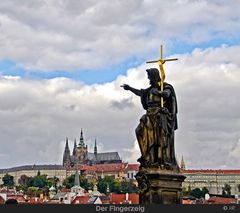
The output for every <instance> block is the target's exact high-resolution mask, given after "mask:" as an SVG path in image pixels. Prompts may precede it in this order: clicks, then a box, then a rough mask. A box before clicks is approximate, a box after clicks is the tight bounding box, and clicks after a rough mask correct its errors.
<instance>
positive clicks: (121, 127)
mask: <svg viewBox="0 0 240 213" xmlns="http://www.w3.org/2000/svg"><path fill="white" fill-rule="evenodd" d="M238 8H240V1H236V0H228V1H227V2H226V1H223V0H211V1H210V0H209V1H207V0H202V1H197V0H171V1H158V0H128V1H120V0H112V1H111V3H110V2H109V1H107V0H102V1H94V0H88V1H87V0H86V1H75V0H68V1H64V0H47V1H46V0H21V1H13V0H2V1H0V168H7V167H13V166H18V165H26V164H55V163H56V164H61V163H62V154H63V149H64V145H65V139H66V137H68V138H69V140H70V148H72V146H73V141H74V139H75V138H76V139H77V140H79V136H80V130H81V128H82V129H83V132H84V138H85V142H86V143H87V144H88V146H89V151H92V149H93V145H94V139H95V137H96V138H97V143H98V150H99V152H100V151H102V152H105V151H118V152H119V153H120V155H121V157H122V159H123V160H124V161H128V162H131V163H136V159H137V158H138V157H139V156H140V153H139V148H138V145H137V143H136V139H135V133H134V130H135V128H136V126H137V125H138V122H139V118H140V117H141V116H142V115H143V114H144V110H143V109H142V106H141V104H140V100H139V98H138V97H135V96H134V95H133V94H131V93H130V92H128V91H125V90H123V89H122V88H121V87H120V85H122V84H123V83H128V84H130V85H131V86H133V87H136V88H146V87H148V86H149V82H148V80H147V76H146V72H145V70H146V69H147V68H150V67H152V66H153V67H154V66H156V65H153V64H152V65H149V64H146V63H145V62H146V61H147V60H149V59H157V58H159V52H160V51H159V47H160V45H161V44H163V45H164V56H165V57H177V58H178V59H179V60H178V61H175V62H169V63H166V64H165V72H166V81H167V82H169V83H171V84H172V85H173V86H174V87H175V90H176V94H177V99H178V106H179V113H178V121H179V129H178V130H177V131H176V132H175V133H176V141H175V146H176V155H177V157H178V158H181V156H182V155H183V156H184V159H185V162H186V166H187V168H195V169H200V168H204V169H207V168H216V169H240V166H239V162H240V107H239V105H240V93H239V91H240V54H239V52H240V13H239V10H238Z"/></svg>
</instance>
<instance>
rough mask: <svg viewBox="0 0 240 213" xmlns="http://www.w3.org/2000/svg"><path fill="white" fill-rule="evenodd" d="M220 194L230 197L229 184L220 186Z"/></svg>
mask: <svg viewBox="0 0 240 213" xmlns="http://www.w3.org/2000/svg"><path fill="white" fill-rule="evenodd" d="M222 196H223V197H231V186H230V185H229V184H225V185H224V187H223V188H222Z"/></svg>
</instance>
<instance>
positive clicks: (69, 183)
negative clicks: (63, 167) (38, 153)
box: [63, 175, 75, 189]
mask: <svg viewBox="0 0 240 213" xmlns="http://www.w3.org/2000/svg"><path fill="white" fill-rule="evenodd" d="M74 180H75V175H71V176H69V177H67V178H66V179H64V181H63V186H65V187H66V188H67V189H70V188H72V187H73V186H74Z"/></svg>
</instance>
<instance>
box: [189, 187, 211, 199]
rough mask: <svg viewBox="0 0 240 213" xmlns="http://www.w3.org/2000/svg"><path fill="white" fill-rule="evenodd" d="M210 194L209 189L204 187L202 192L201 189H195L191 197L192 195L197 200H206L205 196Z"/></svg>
mask: <svg viewBox="0 0 240 213" xmlns="http://www.w3.org/2000/svg"><path fill="white" fill-rule="evenodd" d="M207 193H209V191H208V189H207V188H206V187H203V188H202V190H201V189H199V188H195V189H193V190H192V191H191V192H190V195H192V196H193V197H195V198H198V199H199V198H204V197H205V194H207Z"/></svg>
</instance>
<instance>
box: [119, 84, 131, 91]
mask: <svg viewBox="0 0 240 213" xmlns="http://www.w3.org/2000/svg"><path fill="white" fill-rule="evenodd" d="M121 87H123V89H125V90H129V89H130V86H129V85H128V84H123V85H121Z"/></svg>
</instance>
